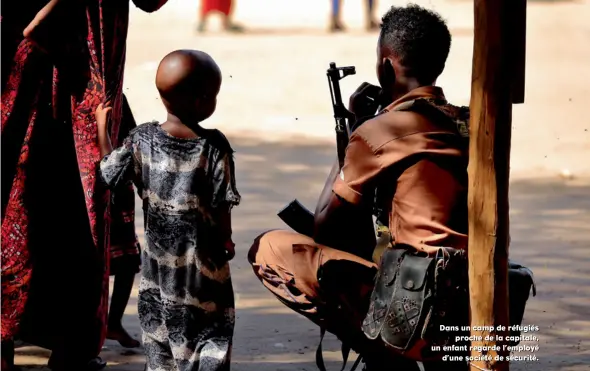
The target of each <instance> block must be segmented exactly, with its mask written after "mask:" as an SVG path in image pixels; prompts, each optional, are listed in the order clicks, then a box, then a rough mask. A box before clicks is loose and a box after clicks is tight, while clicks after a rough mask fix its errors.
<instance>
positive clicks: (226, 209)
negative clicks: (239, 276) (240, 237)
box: [216, 204, 236, 260]
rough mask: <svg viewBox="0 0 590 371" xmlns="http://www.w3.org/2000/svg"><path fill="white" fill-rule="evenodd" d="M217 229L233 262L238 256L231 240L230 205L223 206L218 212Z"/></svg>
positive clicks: (228, 256) (229, 258)
mask: <svg viewBox="0 0 590 371" xmlns="http://www.w3.org/2000/svg"><path fill="white" fill-rule="evenodd" d="M216 219H217V221H216V222H217V227H218V233H219V237H220V241H221V243H222V244H223V248H224V249H225V251H226V255H227V258H228V260H231V259H233V258H234V256H235V255H236V251H235V244H234V242H233V241H232V239H231V236H232V226H231V210H230V206H229V205H225V204H224V205H222V206H221V207H219V208H218V209H217V211H216Z"/></svg>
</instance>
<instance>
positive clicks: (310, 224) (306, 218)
mask: <svg viewBox="0 0 590 371" xmlns="http://www.w3.org/2000/svg"><path fill="white" fill-rule="evenodd" d="M354 74H356V69H355V68H354V66H348V67H336V63H334V62H332V63H330V68H328V70H327V71H326V75H327V76H328V85H329V86H330V96H331V98H332V109H333V110H334V120H335V121H336V128H335V130H336V149H337V151H338V163H339V164H340V168H342V165H343V164H344V155H345V152H346V146H347V145H348V141H349V138H350V134H351V127H352V125H351V120H354V115H353V114H352V113H351V112H350V111H348V109H346V107H345V106H344V103H342V92H341V91H340V80H342V79H343V78H345V77H346V76H350V75H354ZM277 215H278V216H279V218H281V220H282V221H283V222H285V224H287V225H288V226H289V227H291V229H293V230H294V231H295V232H297V233H301V234H303V235H305V236H308V237H313V233H314V225H315V220H314V219H315V216H314V213H312V212H311V211H310V210H309V209H307V208H306V207H305V206H303V205H302V204H301V203H300V202H299V201H298V200H293V201H291V202H290V203H289V204H288V205H287V206H285V207H284V208H283V209H282V210H280V211H279V212H278V214H277Z"/></svg>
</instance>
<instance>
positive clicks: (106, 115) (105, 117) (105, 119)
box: [95, 103, 113, 157]
mask: <svg viewBox="0 0 590 371" xmlns="http://www.w3.org/2000/svg"><path fill="white" fill-rule="evenodd" d="M110 113H111V107H109V104H108V103H106V104H102V103H101V104H99V105H98V107H96V113H95V116H96V126H97V129H98V145H99V147H100V156H101V157H104V156H106V155H108V154H109V153H111V152H112V151H113V146H112V144H111V138H110V137H109V119H110Z"/></svg>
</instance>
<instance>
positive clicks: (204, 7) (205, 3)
mask: <svg viewBox="0 0 590 371" xmlns="http://www.w3.org/2000/svg"><path fill="white" fill-rule="evenodd" d="M232 5H233V0H201V14H200V18H199V26H198V27H197V30H198V31H199V32H205V28H206V27H207V19H208V18H209V16H210V15H211V13H213V12H216V11H217V12H219V13H221V14H222V17H223V29H224V30H225V31H228V32H242V31H244V29H243V27H242V26H239V25H237V24H235V23H233V22H232V17H231V13H232Z"/></svg>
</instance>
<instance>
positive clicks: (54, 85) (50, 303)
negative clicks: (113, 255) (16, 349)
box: [0, 0, 167, 359]
mask: <svg viewBox="0 0 590 371" xmlns="http://www.w3.org/2000/svg"><path fill="white" fill-rule="evenodd" d="M166 1H167V0H134V3H135V4H136V5H137V6H138V7H140V8H142V9H144V10H146V11H154V10H157V9H158V8H159V7H161V6H162V5H163V4H164V3H166ZM45 3H47V0H44V1H33V2H32V4H31V9H32V10H31V9H28V10H26V11H27V12H30V13H31V14H32V15H31V14H27V15H26V16H23V13H24V12H25V10H22V8H21V9H19V8H18V7H17V8H10V6H7V7H6V8H5V7H3V9H2V23H3V31H5V33H6V34H7V35H9V36H10V37H11V40H10V41H13V43H12V44H11V43H7V45H14V46H15V49H16V50H14V49H13V50H12V51H11V52H10V53H9V55H6V50H5V48H4V47H3V53H2V54H3V55H2V62H3V63H2V64H3V72H4V68H6V67H5V63H6V62H12V63H8V66H9V67H10V69H9V74H8V76H7V77H6V79H5V78H4V76H3V85H4V84H5V85H4V86H3V90H2V98H1V107H0V108H1V111H2V115H1V121H2V147H1V150H2V154H1V155H2V229H1V237H2V252H1V265H2V273H1V274H2V277H1V278H2V317H1V318H2V330H1V333H2V340H3V341H6V340H11V339H13V338H14V337H15V336H16V335H18V337H19V338H22V339H23V340H26V341H28V342H31V343H33V344H37V345H40V346H42V347H46V348H50V349H54V350H55V349H56V348H58V349H59V348H60V347H61V346H64V347H65V344H64V342H66V341H68V344H67V348H68V352H71V354H76V356H79V357H84V358H86V359H89V358H92V357H95V356H96V355H97V354H98V353H99V352H100V349H101V347H102V344H103V342H104V339H105V335H106V318H107V305H108V282H109V281H108V277H109V264H108V261H109V250H108V248H107V246H108V245H109V241H108V240H109V224H110V223H109V219H110V218H109V215H108V211H109V210H108V207H107V206H105V205H108V202H107V201H108V197H109V195H108V193H107V192H106V190H105V189H104V188H103V187H102V186H101V185H100V183H99V182H97V163H98V161H99V160H100V151H99V148H98V143H97V130H96V121H95V118H94V111H95V109H96V106H97V105H98V104H99V103H100V102H103V101H104V100H105V98H106V99H108V100H109V101H110V102H111V103H112V105H113V112H112V132H111V136H112V138H113V141H114V142H117V133H118V130H119V123H120V118H121V108H122V83H123V67H124V62H125V42H126V38H127V27H128V19H129V2H128V1H123V0H92V1H88V2H84V4H85V5H82V8H80V9H79V11H78V12H72V13H70V14H69V15H68V17H69V19H68V27H69V30H68V35H71V36H72V37H68V38H66V40H64V39H61V38H56V39H54V40H58V41H57V42H55V43H53V44H52V45H48V47H47V48H46V50H48V51H49V54H45V53H43V52H41V51H40V50H39V49H38V48H37V47H35V46H34V45H33V44H32V43H31V42H30V41H29V40H26V39H24V40H23V39H22V37H20V39H18V37H19V36H20V34H21V33H22V30H23V29H24V26H26V24H27V23H28V22H29V21H30V20H31V19H32V17H33V16H34V14H35V13H36V11H38V10H39V9H40V8H41V7H42V6H43V5H44V4H45ZM34 6H36V7H34ZM33 7H34V8H33ZM70 20H71V22H70ZM23 21H24V22H23ZM3 39H4V38H3ZM3 43H4V40H3ZM52 47H56V48H58V49H59V50H53V51H52V50H51V48H52ZM62 48H63V50H62ZM63 51H67V53H64V52H63ZM11 56H13V58H12V61H11V60H10V59H6V58H7V57H8V58H10V57H11ZM60 57H61V58H60ZM121 212H125V211H121Z"/></svg>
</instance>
